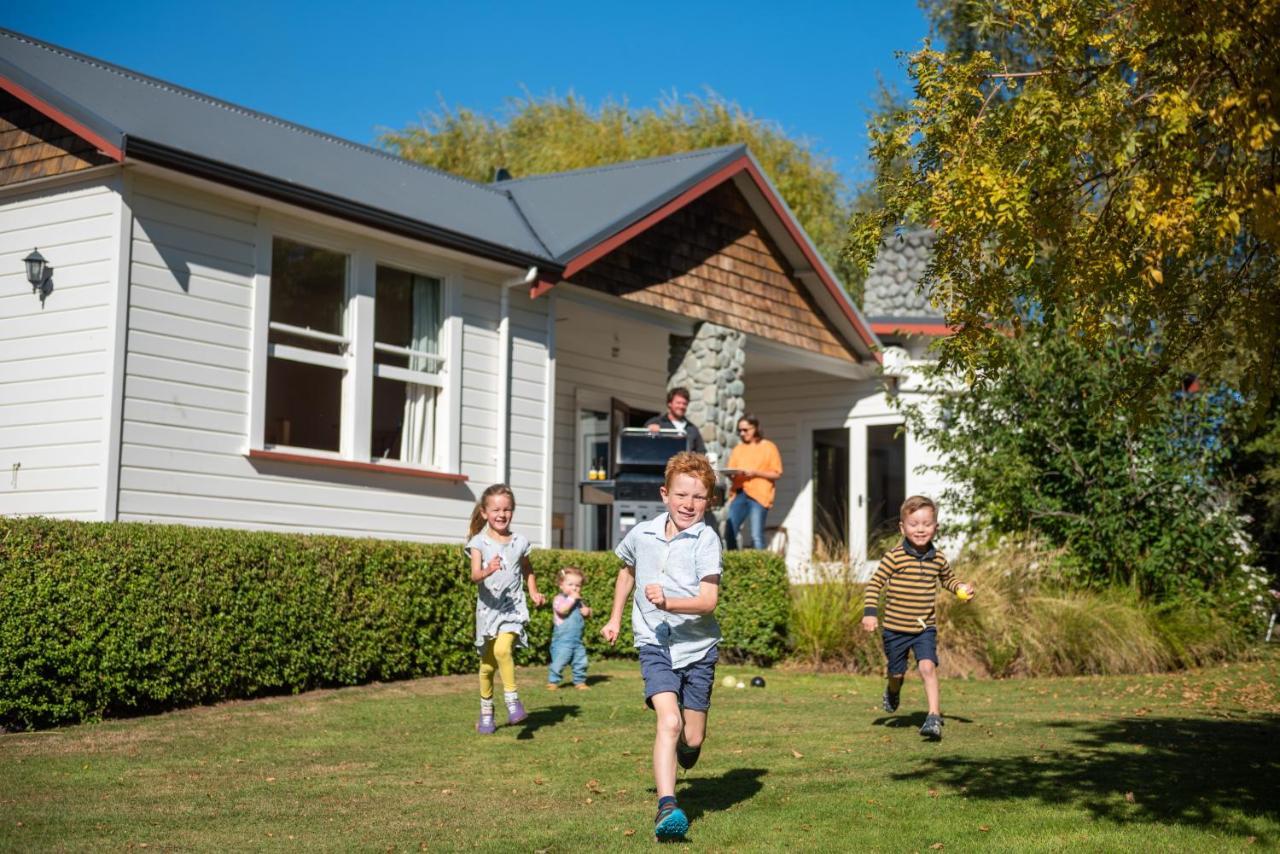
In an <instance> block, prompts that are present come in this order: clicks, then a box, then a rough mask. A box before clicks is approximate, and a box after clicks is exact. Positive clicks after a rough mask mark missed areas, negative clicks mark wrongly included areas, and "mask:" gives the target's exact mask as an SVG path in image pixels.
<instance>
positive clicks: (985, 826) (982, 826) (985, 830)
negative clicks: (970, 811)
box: [978, 824, 991, 833]
mask: <svg viewBox="0 0 1280 854" xmlns="http://www.w3.org/2000/svg"><path fill="white" fill-rule="evenodd" d="M978 830H980V831H982V832H983V833H988V832H989V831H990V830H991V825H989V824H980V825H978Z"/></svg>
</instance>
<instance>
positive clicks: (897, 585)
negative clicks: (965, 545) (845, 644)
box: [862, 540, 960, 633]
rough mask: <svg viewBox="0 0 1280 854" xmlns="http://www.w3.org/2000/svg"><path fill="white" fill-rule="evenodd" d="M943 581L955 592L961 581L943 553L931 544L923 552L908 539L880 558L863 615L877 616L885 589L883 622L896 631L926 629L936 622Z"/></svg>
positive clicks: (870, 584)
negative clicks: (952, 570)
mask: <svg viewBox="0 0 1280 854" xmlns="http://www.w3.org/2000/svg"><path fill="white" fill-rule="evenodd" d="M939 582H941V583H942V586H943V587H945V588H946V589H947V590H950V591H951V592H952V593H955V592H956V585H958V584H959V583H960V582H959V581H958V580H957V579H956V577H955V575H953V574H952V572H951V565H950V564H949V563H947V559H946V558H945V557H943V556H942V552H940V551H938V550H937V549H935V548H934V547H933V546H932V545H930V546H929V548H928V549H927V550H926V551H925V552H924V553H923V554H921V553H919V552H916V550H915V549H914V548H912V547H910V546H909V544H908V543H907V542H906V541H905V540H904V541H903V542H902V543H899V544H898V545H897V546H896V547H894V548H892V549H890V550H889V551H888V552H887V553H886V554H885V556H884V557H882V558H881V559H880V566H879V567H877V568H876V573H875V575H873V576H871V580H870V581H868V582H867V599H866V607H865V608H864V609H863V611H862V614H863V616H865V617H874V616H876V612H877V611H878V610H879V602H880V593H881V592H883V593H884V594H885V605H884V614H883V615H882V616H881V617H880V623H881V625H883V626H884V627H885V628H886V629H891V630H893V631H895V632H916V633H918V632H922V631H924V630H925V629H927V628H929V627H930V626H933V625H936V620H935V616H936V600H937V597H938V583H939Z"/></svg>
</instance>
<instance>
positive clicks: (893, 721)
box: [871, 712, 973, 729]
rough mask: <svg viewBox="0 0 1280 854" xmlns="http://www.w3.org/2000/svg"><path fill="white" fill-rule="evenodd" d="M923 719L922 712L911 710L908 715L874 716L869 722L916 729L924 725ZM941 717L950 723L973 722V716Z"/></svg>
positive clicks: (874, 724)
mask: <svg viewBox="0 0 1280 854" xmlns="http://www.w3.org/2000/svg"><path fill="white" fill-rule="evenodd" d="M924 719H925V713H924V712H912V713H911V714H909V715H905V714H904V715H897V714H895V715H885V716H884V717H880V718H876V719H875V720H874V721H872V722H871V725H872V726H887V727H890V728H898V727H915V728H916V729H919V728H920V727H921V726H923V725H924ZM942 719H943V720H944V721H945V722H946V723H952V722H955V723H961V724H971V723H973V718H962V717H960V716H959V715H943V716H942Z"/></svg>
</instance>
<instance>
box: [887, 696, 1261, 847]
mask: <svg viewBox="0 0 1280 854" xmlns="http://www.w3.org/2000/svg"><path fill="white" fill-rule="evenodd" d="M1049 726H1051V727H1053V728H1055V729H1058V730H1065V731H1066V732H1067V733H1068V734H1069V735H1070V736H1072V743H1071V744H1070V745H1069V746H1067V747H1061V748H1057V749H1052V750H1039V751H1036V752H1035V753H1033V754H1031V755H1026V754H1023V755H1018V756H1003V757H989V756H988V757H972V758H971V757H965V756H939V757H937V758H935V759H931V760H929V761H928V762H927V763H925V764H923V765H922V766H921V767H920V769H919V770H917V771H911V772H905V773H898V774H894V775H893V776H894V778H895V779H899V780H928V781H929V782H931V783H939V782H940V783H945V784H949V785H952V786H955V787H961V786H963V787H964V788H965V795H966V797H968V798H971V799H973V798H989V799H991V800H1006V799H1008V798H1032V799H1036V800H1039V801H1041V802H1043V803H1046V804H1062V803H1072V804H1075V805H1078V806H1080V807H1082V808H1084V809H1087V810H1088V811H1089V812H1090V813H1092V814H1093V816H1094V817H1095V818H1104V819H1111V820H1114V821H1118V822H1135V821H1137V822H1152V823H1167V822H1181V823H1186V824H1199V825H1206V824H1213V825H1219V826H1223V827H1224V828H1225V829H1228V830H1230V831H1232V832H1237V833H1256V832H1257V828H1251V827H1249V826H1248V824H1247V822H1242V821H1241V820H1240V818H1239V817H1238V816H1230V815H1228V814H1227V812H1228V811H1238V812H1240V813H1243V814H1244V816H1246V817H1257V818H1263V819H1266V820H1268V821H1272V822H1274V821H1276V820H1277V819H1280V715H1274V714H1273V715H1265V716H1260V717H1252V718H1249V719H1246V720H1240V719H1236V720H1223V719H1202V718H1151V717H1143V718H1125V719H1122V720H1113V721H1104V722H1098V723H1081V724H1077V723H1066V722H1064V723H1053V724H1049ZM1128 793H1132V801H1130V800H1129V798H1128ZM1260 841H1261V840H1260Z"/></svg>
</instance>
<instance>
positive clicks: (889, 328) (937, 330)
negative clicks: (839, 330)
mask: <svg viewBox="0 0 1280 854" xmlns="http://www.w3.org/2000/svg"><path fill="white" fill-rule="evenodd" d="M871 331H872V332H874V333H875V334H877V335H893V334H894V333H898V334H902V335H942V336H946V335H951V334H952V333H954V332H956V331H957V330H956V329H954V328H953V327H950V326H948V325H947V324H945V323H936V322H934V323H928V322H920V323H911V322H908V323H893V322H891V321H890V322H884V323H872V324H871Z"/></svg>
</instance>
